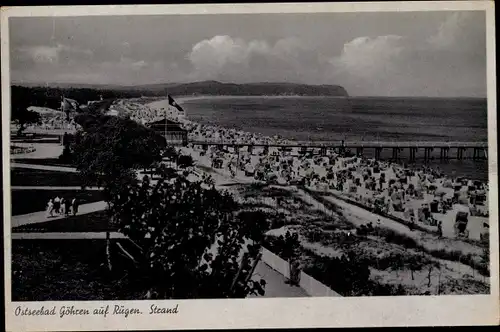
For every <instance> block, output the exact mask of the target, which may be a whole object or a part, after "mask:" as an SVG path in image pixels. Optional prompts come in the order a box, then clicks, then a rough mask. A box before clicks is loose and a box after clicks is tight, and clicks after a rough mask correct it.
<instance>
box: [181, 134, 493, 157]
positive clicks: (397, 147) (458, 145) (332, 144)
mask: <svg viewBox="0 0 500 332" xmlns="http://www.w3.org/2000/svg"><path fill="white" fill-rule="evenodd" d="M189 143H190V144H192V145H194V146H201V147H203V148H204V149H207V148H208V146H217V147H218V148H219V149H223V148H224V147H233V148H235V149H236V150H238V151H239V149H240V148H242V147H246V148H247V150H248V151H249V152H251V151H253V149H254V148H263V149H264V151H265V153H268V152H269V148H280V149H291V148H300V149H302V151H303V152H305V151H307V150H308V149H320V151H321V152H320V153H321V154H322V155H327V151H328V150H337V151H339V152H340V153H342V152H346V151H347V150H351V149H355V154H356V155H359V156H361V155H363V150H364V149H373V150H374V152H375V159H381V155H382V150H383V149H392V158H391V159H392V160H398V159H400V158H401V152H402V151H403V150H405V149H406V150H409V160H410V162H413V161H415V160H416V159H417V152H418V151H419V150H423V152H424V157H423V159H424V160H431V159H434V158H435V157H434V156H433V154H432V152H433V151H434V150H435V149H436V150H440V156H439V159H442V160H448V159H458V160H462V159H473V160H484V159H487V158H488V143H487V142H450V141H449V142H429V141H421V142H401V141H399V142H395V141H385V142H382V141H375V142H370V141H327V142H325V141H294V142H265V141H264V142H262V141H260V142H241V141H236V140H235V141H223V140H215V139H212V140H210V139H209V140H203V141H198V140H191V141H189ZM451 149H453V150H456V157H451V156H450V150H451ZM468 149H472V150H473V154H472V156H467V155H466V154H465V153H464V152H465V151H466V150H468ZM351 152H354V151H351Z"/></svg>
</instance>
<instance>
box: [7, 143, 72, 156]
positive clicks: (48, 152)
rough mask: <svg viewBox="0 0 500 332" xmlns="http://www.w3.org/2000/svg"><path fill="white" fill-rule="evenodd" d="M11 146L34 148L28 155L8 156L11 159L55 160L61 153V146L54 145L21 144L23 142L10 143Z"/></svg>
mask: <svg viewBox="0 0 500 332" xmlns="http://www.w3.org/2000/svg"><path fill="white" fill-rule="evenodd" d="M12 145H16V146H21V147H28V146H33V147H35V149H36V150H35V151H33V152H30V153H20V154H12V155H10V158H11V159H18V158H23V159H44V158H57V157H59V156H60V155H61V153H62V152H63V146H62V145H59V144H54V143H38V142H36V143H23V142H12Z"/></svg>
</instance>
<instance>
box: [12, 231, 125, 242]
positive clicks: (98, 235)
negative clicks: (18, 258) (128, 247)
mask: <svg viewBox="0 0 500 332" xmlns="http://www.w3.org/2000/svg"><path fill="white" fill-rule="evenodd" d="M11 238H12V240H94V239H95V240H104V239H106V232H55V233H35V232H28V233H12V234H11ZM110 238H111V239H128V237H127V236H125V235H123V234H122V233H119V232H110Z"/></svg>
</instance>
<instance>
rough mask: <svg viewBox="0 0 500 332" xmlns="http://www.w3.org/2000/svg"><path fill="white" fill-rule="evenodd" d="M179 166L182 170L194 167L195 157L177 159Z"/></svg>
mask: <svg viewBox="0 0 500 332" xmlns="http://www.w3.org/2000/svg"><path fill="white" fill-rule="evenodd" d="M177 164H178V165H179V167H181V168H187V167H191V166H193V157H191V156H190V155H181V156H179V158H178V159H177Z"/></svg>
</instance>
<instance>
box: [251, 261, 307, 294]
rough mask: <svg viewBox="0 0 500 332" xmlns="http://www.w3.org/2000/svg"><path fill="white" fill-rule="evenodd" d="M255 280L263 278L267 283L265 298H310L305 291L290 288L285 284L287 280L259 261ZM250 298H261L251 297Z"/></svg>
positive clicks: (295, 287) (254, 275)
mask: <svg viewBox="0 0 500 332" xmlns="http://www.w3.org/2000/svg"><path fill="white" fill-rule="evenodd" d="M253 277H254V279H259V278H262V279H264V280H265V281H266V286H265V288H264V289H265V291H266V292H265V293H264V297H308V296H309V295H308V294H307V293H306V291H305V290H304V289H302V288H301V287H297V286H290V285H289V284H287V283H285V281H286V278H285V277H284V276H283V275H282V274H281V273H279V272H277V271H275V270H273V269H272V268H271V267H269V266H268V265H267V264H266V263H264V262H263V261H259V263H257V266H256V267H255V271H254V274H253ZM249 297H259V296H257V295H250V296H249Z"/></svg>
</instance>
